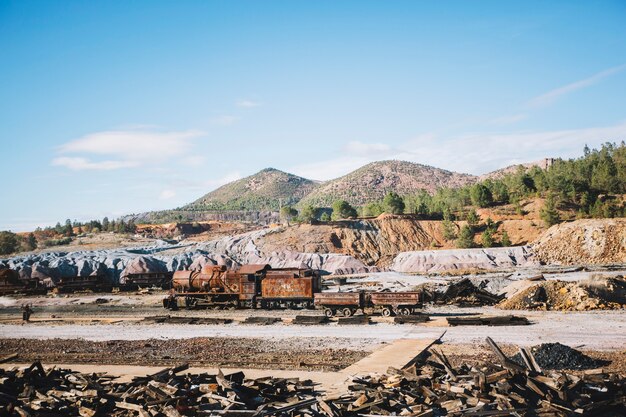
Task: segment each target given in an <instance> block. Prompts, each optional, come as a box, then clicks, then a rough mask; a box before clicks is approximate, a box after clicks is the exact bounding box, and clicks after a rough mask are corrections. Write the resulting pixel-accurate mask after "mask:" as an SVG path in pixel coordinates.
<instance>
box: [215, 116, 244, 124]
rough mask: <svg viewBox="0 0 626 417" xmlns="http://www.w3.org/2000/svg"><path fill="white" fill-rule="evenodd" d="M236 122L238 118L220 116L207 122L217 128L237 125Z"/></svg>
mask: <svg viewBox="0 0 626 417" xmlns="http://www.w3.org/2000/svg"><path fill="white" fill-rule="evenodd" d="M238 120H239V117H237V116H230V115H222V116H217V117H214V118H212V119H211V120H209V122H210V123H211V124H213V125H218V126H232V125H234V124H235V123H237V121H238Z"/></svg>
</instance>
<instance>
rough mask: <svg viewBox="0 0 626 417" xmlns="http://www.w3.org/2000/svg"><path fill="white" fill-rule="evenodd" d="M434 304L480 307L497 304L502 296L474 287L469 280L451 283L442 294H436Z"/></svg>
mask: <svg viewBox="0 0 626 417" xmlns="http://www.w3.org/2000/svg"><path fill="white" fill-rule="evenodd" d="M435 298H436V300H435V301H436V302H437V303H442V304H456V305H462V306H482V305H494V304H497V303H499V302H500V301H501V300H502V299H503V298H504V296H503V295H497V294H492V293H490V292H489V291H486V290H484V289H481V288H479V287H477V286H476V285H474V283H473V282H472V281H471V280H470V279H469V278H463V279H461V280H459V281H457V282H454V283H451V284H450V285H449V286H448V288H447V289H446V291H445V292H444V293H443V294H436V297H435Z"/></svg>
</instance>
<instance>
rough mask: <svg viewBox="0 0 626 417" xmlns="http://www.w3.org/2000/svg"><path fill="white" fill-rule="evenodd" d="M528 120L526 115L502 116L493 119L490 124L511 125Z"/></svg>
mask: <svg viewBox="0 0 626 417" xmlns="http://www.w3.org/2000/svg"><path fill="white" fill-rule="evenodd" d="M527 118H528V114H526V113H518V114H511V115H508V116H502V117H497V118H495V119H492V120H491V121H490V122H489V124H491V125H496V126H502V125H511V124H515V123H517V122H521V121H522V120H526V119H527Z"/></svg>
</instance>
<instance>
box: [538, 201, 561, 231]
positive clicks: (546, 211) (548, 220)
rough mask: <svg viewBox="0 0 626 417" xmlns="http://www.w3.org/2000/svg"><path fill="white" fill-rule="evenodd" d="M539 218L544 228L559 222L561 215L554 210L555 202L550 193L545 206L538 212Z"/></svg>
mask: <svg viewBox="0 0 626 417" xmlns="http://www.w3.org/2000/svg"><path fill="white" fill-rule="evenodd" d="M539 216H540V217H541V220H543V221H544V223H545V224H546V226H548V227H550V226H552V225H555V224H557V223H560V222H561V215H560V214H559V211H558V210H557V209H556V201H555V199H554V195H553V194H552V193H549V194H548V197H547V198H546V201H545V204H544V206H543V208H542V209H541V211H540V212H539Z"/></svg>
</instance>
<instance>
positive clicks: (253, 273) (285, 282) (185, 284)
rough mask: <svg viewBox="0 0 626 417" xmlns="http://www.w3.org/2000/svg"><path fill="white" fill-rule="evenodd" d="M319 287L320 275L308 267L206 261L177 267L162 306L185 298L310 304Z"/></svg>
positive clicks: (194, 303) (200, 302)
mask: <svg viewBox="0 0 626 417" xmlns="http://www.w3.org/2000/svg"><path fill="white" fill-rule="evenodd" d="M320 290H321V280H320V276H319V274H318V273H317V272H316V271H313V270H311V269H299V268H285V269H272V268H271V267H270V265H265V264H259V265H256V264H253V265H243V266H241V267H240V268H239V269H236V270H227V269H226V267H224V266H217V265H206V266H205V267H203V268H202V270H200V271H177V272H175V273H174V276H173V279H172V293H171V295H170V296H169V297H167V298H165V299H164V300H163V306H164V307H166V308H172V307H175V306H178V305H179V302H178V300H180V299H184V305H185V306H186V307H188V308H193V307H200V306H205V307H217V306H236V307H248V308H267V309H271V308H283V307H287V308H295V307H312V306H313V296H314V294H315V293H316V292H319V291H320Z"/></svg>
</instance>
